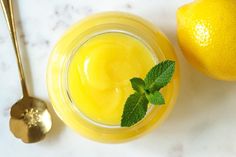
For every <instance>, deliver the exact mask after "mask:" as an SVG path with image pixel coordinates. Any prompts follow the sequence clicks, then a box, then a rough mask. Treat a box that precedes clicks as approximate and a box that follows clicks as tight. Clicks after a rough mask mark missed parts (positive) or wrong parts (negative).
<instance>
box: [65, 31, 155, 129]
mask: <svg viewBox="0 0 236 157" xmlns="http://www.w3.org/2000/svg"><path fill="white" fill-rule="evenodd" d="M108 33H121V34H124V35H128V36H130V37H132V38H134V39H136V40H138V41H139V42H140V43H142V44H143V45H144V46H145V47H146V48H147V49H148V50H149V53H150V55H151V56H152V58H153V59H154V62H155V64H157V63H158V62H159V61H158V58H157V56H156V55H155V52H154V51H153V49H152V48H151V47H150V46H149V45H148V43H147V42H146V41H144V40H143V39H142V38H141V37H139V36H137V35H135V34H132V33H131V32H127V31H124V30H114V29H107V30H103V31H100V32H96V33H93V34H89V35H88V36H86V37H85V38H84V40H82V41H81V42H80V43H78V46H77V47H76V48H75V49H74V50H73V52H71V55H70V57H69V59H68V61H67V64H66V71H65V74H64V75H65V76H64V78H65V86H66V95H67V98H68V99H69V101H70V102H71V104H70V105H71V106H72V108H73V109H74V111H75V112H76V113H78V114H79V115H80V116H81V117H83V118H84V120H86V121H88V122H90V123H92V124H94V125H97V126H100V127H105V128H121V126H120V125H118V124H117V125H109V124H105V123H100V122H97V121H95V120H93V119H91V118H89V117H88V116H87V115H86V114H84V113H83V112H82V111H81V110H80V109H79V107H78V104H77V105H76V103H75V101H74V100H73V98H72V96H71V92H70V90H69V82H68V80H69V79H68V75H69V74H68V73H69V68H70V64H71V61H72V59H73V57H74V55H75V54H76V53H78V51H79V49H80V48H81V47H82V46H83V45H84V44H85V43H87V42H88V41H89V40H91V39H93V38H94V37H97V36H100V35H104V34H108ZM153 108H154V106H152V105H151V106H150V107H149V108H148V111H147V114H146V115H148V114H149V113H150V112H151V110H152V109H153ZM144 118H145V117H144ZM140 122H142V121H140Z"/></svg>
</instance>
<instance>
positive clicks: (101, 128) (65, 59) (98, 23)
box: [47, 12, 179, 143]
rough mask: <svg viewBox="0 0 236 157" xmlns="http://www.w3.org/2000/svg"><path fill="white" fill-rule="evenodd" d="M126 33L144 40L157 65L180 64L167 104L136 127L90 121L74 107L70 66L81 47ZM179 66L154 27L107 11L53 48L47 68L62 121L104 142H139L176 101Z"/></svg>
mask: <svg viewBox="0 0 236 157" xmlns="http://www.w3.org/2000/svg"><path fill="white" fill-rule="evenodd" d="M109 32H122V33H125V34H129V35H131V36H132V37H134V38H138V39H139V40H141V41H142V42H143V43H144V44H145V45H146V46H147V47H148V48H149V49H150V50H151V52H153V56H154V57H156V60H157V62H161V61H163V60H167V59H170V60H174V61H176V70H175V74H174V76H173V79H172V81H171V82H170V83H169V84H168V85H167V86H166V87H164V88H163V90H162V91H161V92H162V94H163V96H164V98H165V102H166V104H165V105H161V106H152V107H150V108H149V110H148V112H147V115H146V116H145V118H144V119H143V120H141V121H140V122H139V123H137V124H136V125H134V126H132V127H123V128H122V127H120V126H110V125H104V124H100V123H97V122H94V121H93V120H91V119H89V118H88V117H86V116H85V115H83V113H81V112H80V111H79V110H78V109H77V108H76V107H75V105H74V104H73V103H74V102H73V101H72V100H71V98H70V94H69V91H68V85H67V82H68V76H67V74H68V73H67V72H68V65H69V64H70V62H71V57H72V56H73V54H74V53H75V52H76V50H78V49H79V48H80V46H81V45H82V44H83V43H84V42H85V41H88V40H89V39H91V38H92V37H94V36H96V35H99V34H101V33H109ZM178 66H179V64H178V61H177V58H176V56H175V53H174V49H173V47H172V46H171V44H170V43H169V41H168V40H167V38H166V37H165V36H164V35H163V34H162V33H161V32H160V31H159V30H158V29H157V28H156V27H154V26H153V25H152V24H150V23H149V22H147V21H145V20H144V19H142V18H140V17H137V16H135V15H131V14H127V13H121V12H106V13H99V14H95V15H92V16H90V17H87V18H85V19H84V20H82V21H81V22H79V23H78V24H75V25H74V26H73V27H72V28H71V29H69V31H68V32H66V33H65V35H64V36H63V37H62V38H61V39H60V41H59V42H58V43H57V44H56V46H55V48H54V49H53V51H52V53H51V56H50V59H49V62H48V68H47V86H48V93H49V97H50V100H51V103H52V105H53V108H54V110H55V111H56V113H57V114H58V116H59V117H60V118H61V120H62V121H63V122H64V123H65V124H66V125H68V126H69V127H70V128H72V129H74V130H75V131H77V132H79V133H80V134H81V135H83V136H85V137H87V138H89V139H92V140H96V141H100V142H105V143H120V142H125V141H129V140H132V139H135V138H137V137H139V136H141V135H143V134H144V133H147V132H148V131H150V130H151V129H153V128H154V127H156V126H158V125H159V124H160V123H161V122H162V121H163V120H164V119H165V118H166V117H167V115H168V114H169V112H170V111H171V109H172V108H173V105H174V103H175V101H176V96H177V93H178V85H179V67H178Z"/></svg>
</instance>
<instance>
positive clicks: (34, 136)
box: [1, 0, 52, 143]
mask: <svg viewBox="0 0 236 157" xmlns="http://www.w3.org/2000/svg"><path fill="white" fill-rule="evenodd" d="M1 5H2V8H3V12H4V15H5V18H6V21H7V26H8V29H9V31H10V36H11V39H12V43H13V46H14V50H15V54H16V59H17V64H18V70H19V74H20V81H21V86H22V93H23V98H22V99H20V100H19V101H18V102H16V103H15V104H14V105H13V106H12V108H11V113H10V114H11V118H10V130H11V132H12V133H13V134H14V135H15V137H17V138H20V139H21V140H22V141H23V142H25V143H34V142H38V141H40V140H42V139H43V138H44V137H45V135H46V134H47V133H48V132H49V130H50V129H51V126H52V119H51V115H50V113H49V112H48V110H47V106H46V104H45V102H43V101H42V100H39V99H37V98H34V97H31V96H29V94H28V91H27V87H26V83H25V76H24V72H23V66H22V62H21V58H20V49H19V46H18V43H17V35H16V27H15V22H14V14H13V2H12V0H1Z"/></svg>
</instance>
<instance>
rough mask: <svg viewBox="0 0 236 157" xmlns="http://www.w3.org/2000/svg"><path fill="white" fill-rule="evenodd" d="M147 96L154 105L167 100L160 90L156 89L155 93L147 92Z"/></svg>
mask: <svg viewBox="0 0 236 157" xmlns="http://www.w3.org/2000/svg"><path fill="white" fill-rule="evenodd" d="M146 97H147V99H148V101H149V102H150V103H151V104H153V105H162V104H165V100H164V98H163V96H162V95H161V93H160V92H159V91H155V92H154V93H146Z"/></svg>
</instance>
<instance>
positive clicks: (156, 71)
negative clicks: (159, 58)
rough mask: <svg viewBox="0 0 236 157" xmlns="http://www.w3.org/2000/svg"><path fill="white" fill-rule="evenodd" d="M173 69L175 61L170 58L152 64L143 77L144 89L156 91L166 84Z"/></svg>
mask: <svg viewBox="0 0 236 157" xmlns="http://www.w3.org/2000/svg"><path fill="white" fill-rule="evenodd" d="M174 70H175V62H174V61H171V60H166V61H163V62H161V63H159V64H157V65H156V66H154V67H153V68H152V69H151V70H150V71H149V72H148V74H147V76H146V78H145V79H144V82H145V89H147V90H149V91H150V92H154V91H158V90H160V89H161V88H162V87H164V86H166V85H167V84H168V83H169V82H170V80H171V78H172V76H173V74H174Z"/></svg>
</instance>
